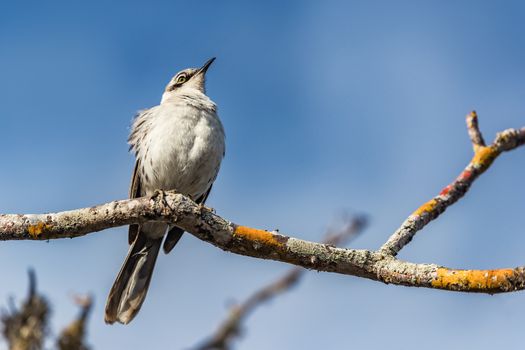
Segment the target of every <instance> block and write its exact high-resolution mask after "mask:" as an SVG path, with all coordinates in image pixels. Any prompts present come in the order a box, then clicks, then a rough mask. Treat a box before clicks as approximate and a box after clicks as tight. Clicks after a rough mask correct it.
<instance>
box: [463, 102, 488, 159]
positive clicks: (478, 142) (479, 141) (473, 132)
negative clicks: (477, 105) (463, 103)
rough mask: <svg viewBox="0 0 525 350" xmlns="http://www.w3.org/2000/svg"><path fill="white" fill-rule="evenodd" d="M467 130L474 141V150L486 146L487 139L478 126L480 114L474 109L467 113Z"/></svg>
mask: <svg viewBox="0 0 525 350" xmlns="http://www.w3.org/2000/svg"><path fill="white" fill-rule="evenodd" d="M466 119H467V130H468V136H469V137H470V141H472V148H473V149H474V152H476V151H477V150H478V148H479V147H485V140H483V135H481V131H480V130H479V126H478V115H477V114H476V111H472V112H470V113H469V114H467V118H466Z"/></svg>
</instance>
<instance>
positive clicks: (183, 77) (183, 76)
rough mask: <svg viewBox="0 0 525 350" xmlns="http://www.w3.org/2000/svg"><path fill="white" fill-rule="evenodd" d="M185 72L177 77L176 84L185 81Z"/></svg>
mask: <svg viewBox="0 0 525 350" xmlns="http://www.w3.org/2000/svg"><path fill="white" fill-rule="evenodd" d="M186 79H187V77H186V74H183V75H181V76H179V77H178V78H177V84H184V83H185V82H186Z"/></svg>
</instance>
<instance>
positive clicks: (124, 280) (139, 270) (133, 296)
mask: <svg viewBox="0 0 525 350" xmlns="http://www.w3.org/2000/svg"><path fill="white" fill-rule="evenodd" d="M161 242H162V237H161V238H158V239H151V238H148V237H146V236H145V235H144V233H143V232H138V234H137V237H136V238H135V241H134V242H133V244H132V245H131V246H130V248H129V252H128V256H127V257H126V261H124V264H123V265H122V268H121V269H120V272H119V274H118V276H117V279H116V280H115V282H114V283H113V287H111V291H110V292H109V297H108V301H107V302H106V314H105V321H106V323H110V324H112V323H114V322H115V321H116V322H120V323H123V324H127V323H129V322H131V320H133V318H134V317H135V315H136V314H137V313H138V312H139V310H140V307H141V306H142V303H143V302H144V299H145V298H146V293H147V292H148V287H149V283H150V281H151V275H152V274H153V268H154V267H155V261H156V260H157V256H158V254H159V250H160V245H161Z"/></svg>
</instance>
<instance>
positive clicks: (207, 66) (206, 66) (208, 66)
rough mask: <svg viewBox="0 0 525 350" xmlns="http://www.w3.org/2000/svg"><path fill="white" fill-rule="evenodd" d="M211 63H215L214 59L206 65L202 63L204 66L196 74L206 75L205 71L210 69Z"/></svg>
mask: <svg viewBox="0 0 525 350" xmlns="http://www.w3.org/2000/svg"><path fill="white" fill-rule="evenodd" d="M213 61H215V57H212V58H210V59H209V60H207V61H206V63H204V65H203V66H202V67H200V69H199V72H198V74H202V75H204V74H206V71H207V70H208V68H210V66H211V64H212V63H213Z"/></svg>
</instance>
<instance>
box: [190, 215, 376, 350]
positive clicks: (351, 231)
mask: <svg viewBox="0 0 525 350" xmlns="http://www.w3.org/2000/svg"><path fill="white" fill-rule="evenodd" d="M365 226H366V219H365V218H364V217H354V218H352V220H350V222H348V223H346V224H345V225H344V227H343V228H342V229H341V230H339V232H336V233H331V232H330V233H329V234H327V238H326V239H325V240H324V244H328V245H341V244H344V242H347V241H349V240H350V239H352V238H353V237H355V236H356V235H358V234H359V233H361V232H362V230H363V229H364V227H365ZM305 271H306V270H305V269H303V268H301V267H294V268H292V269H290V270H289V271H288V272H287V273H285V274H284V275H283V276H282V277H280V278H279V279H277V280H276V281H274V282H272V283H270V284H268V285H266V286H264V287H262V288H261V289H259V290H257V291H256V292H255V293H253V294H252V295H250V296H249V297H248V298H247V299H246V300H245V301H244V302H243V303H241V304H239V305H235V306H234V307H232V308H231V310H230V313H229V314H228V317H227V318H226V319H225V320H224V321H223V322H222V323H221V324H220V326H219V328H218V329H217V331H216V332H215V334H213V335H212V336H211V337H210V338H209V339H208V340H206V341H205V342H204V343H202V344H201V345H199V346H198V347H197V348H195V349H196V350H213V349H216V350H227V349H230V348H231V343H232V341H233V339H234V338H235V337H236V336H238V335H239V334H240V332H241V323H242V322H243V321H244V320H245V319H246V317H248V315H249V314H250V313H251V312H252V311H254V309H255V308H257V307H258V306H260V305H261V304H263V303H265V302H267V301H268V300H270V299H272V298H275V297H277V296H278V295H280V294H282V293H285V292H287V291H289V290H290V289H292V288H293V287H294V286H296V285H297V283H298V282H299V280H300V279H301V277H302V276H303V275H304V272H305Z"/></svg>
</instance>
